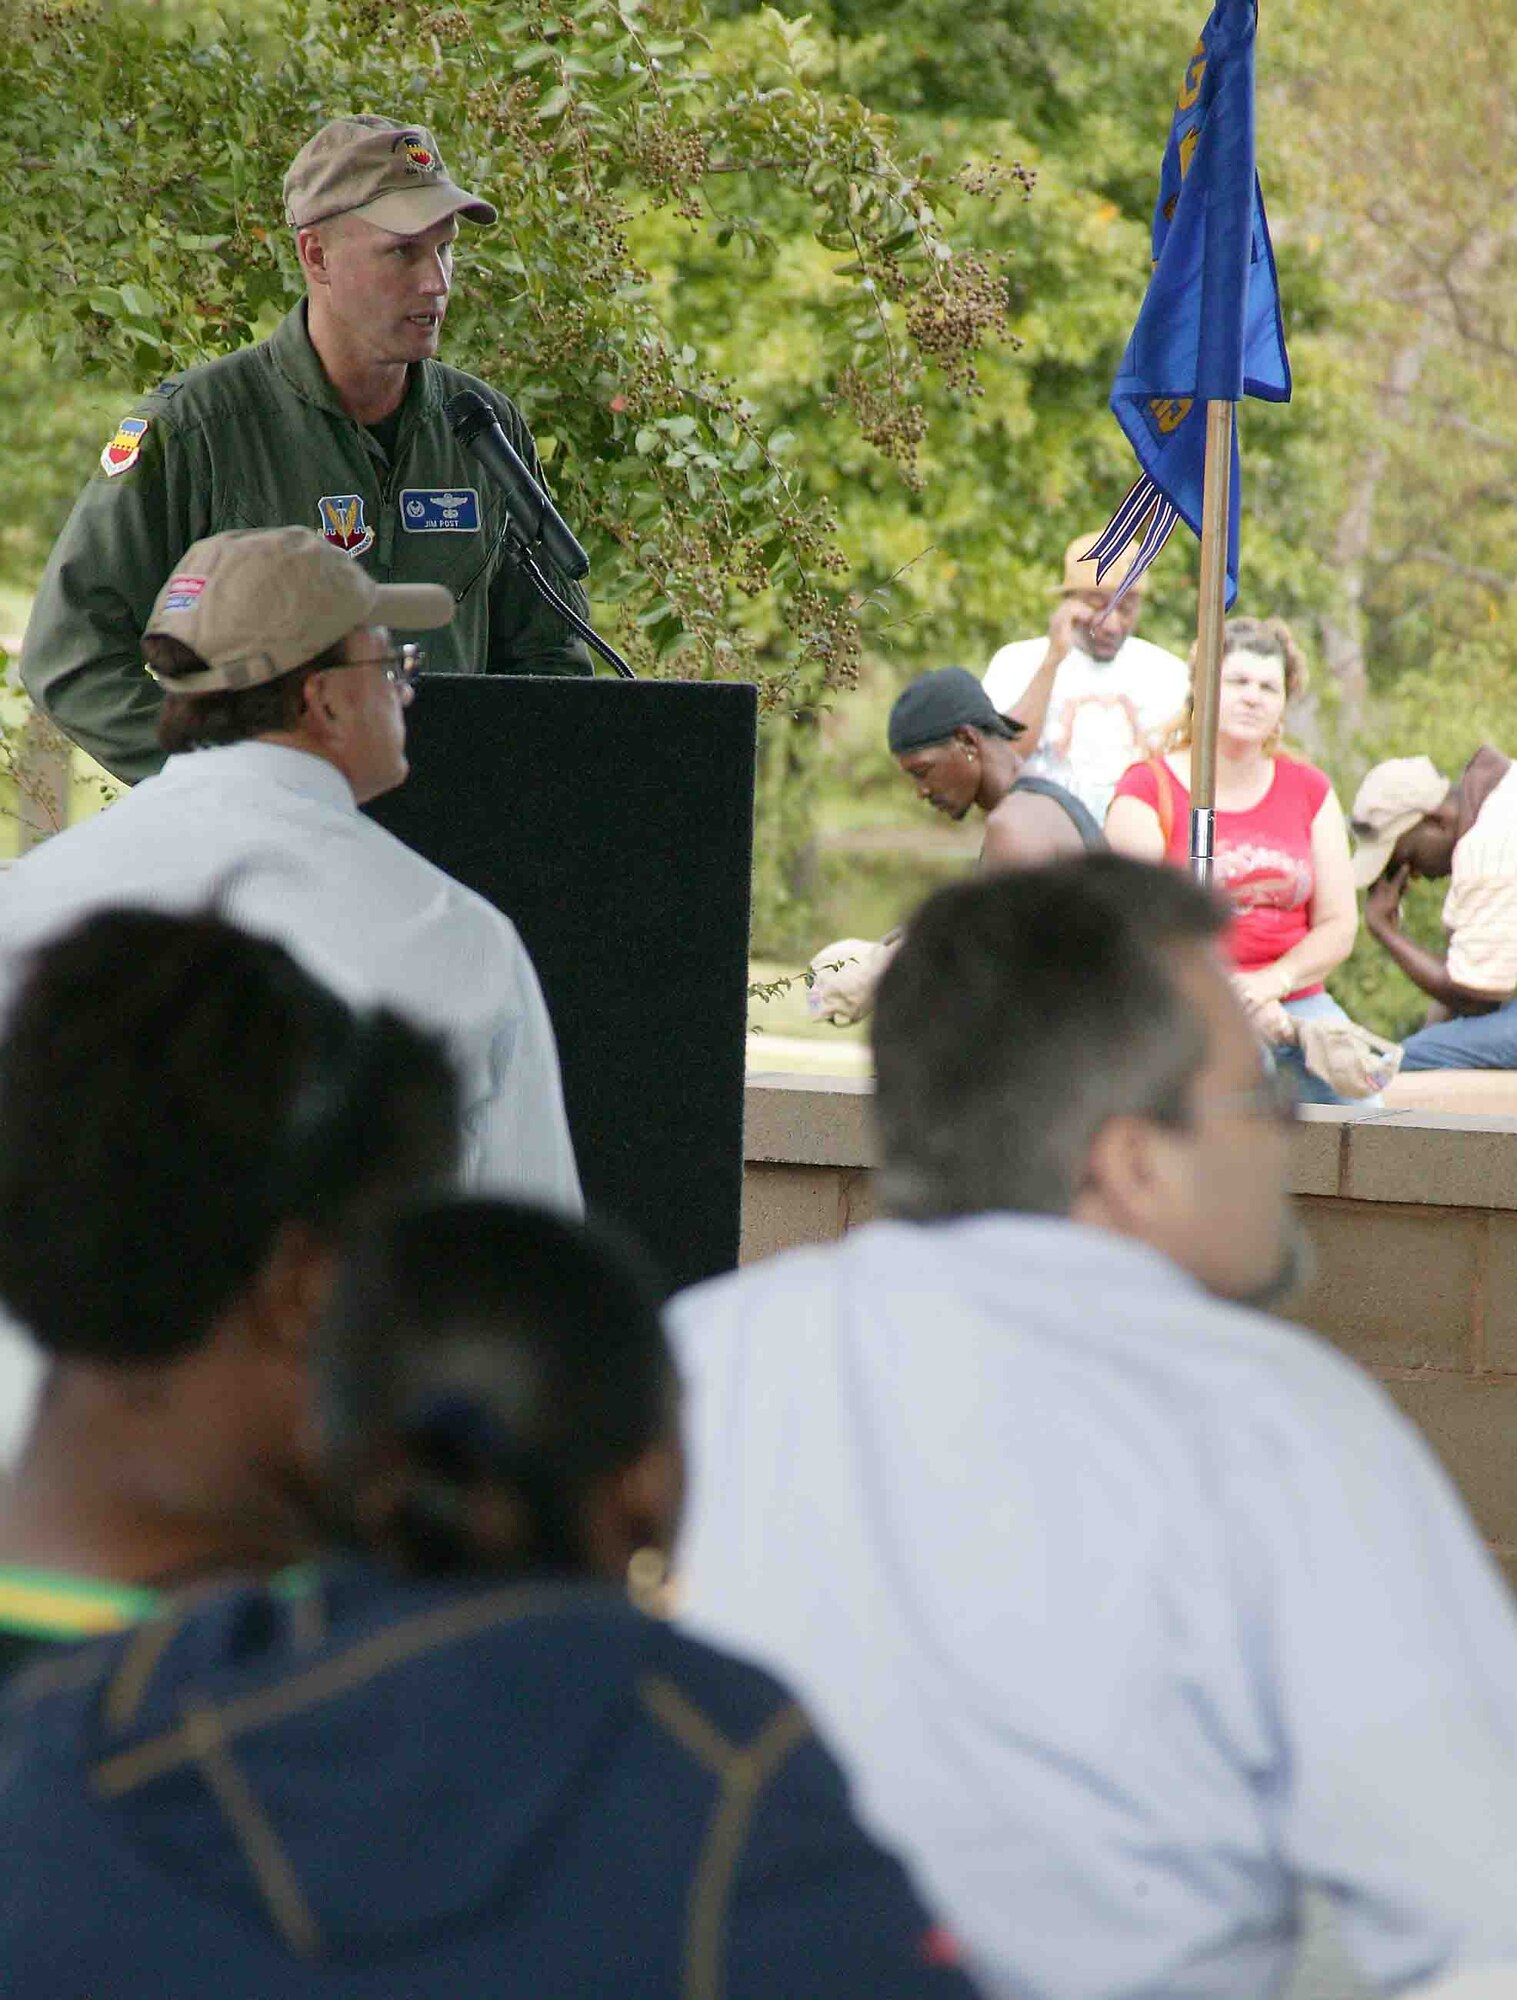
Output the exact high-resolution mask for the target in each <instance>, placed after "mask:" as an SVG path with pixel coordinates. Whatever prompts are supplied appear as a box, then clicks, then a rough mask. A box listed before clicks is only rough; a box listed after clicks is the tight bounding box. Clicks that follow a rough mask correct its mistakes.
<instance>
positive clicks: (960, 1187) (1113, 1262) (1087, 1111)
mask: <svg viewBox="0 0 1517 2000" xmlns="http://www.w3.org/2000/svg"><path fill="white" fill-rule="evenodd" d="M1221 921H1222V918H1221V914H1220V912H1219V911H1218V909H1217V908H1216V906H1215V905H1214V904H1212V903H1211V902H1210V901H1209V900H1208V899H1207V898H1206V897H1204V896H1203V895H1202V894H1201V893H1200V891H1198V890H1197V889H1196V888H1195V887H1194V885H1193V884H1191V883H1190V882H1189V881H1188V880H1187V879H1186V878H1185V877H1184V876H1182V875H1179V874H1176V873H1173V872H1171V871H1167V870H1160V869H1147V868H1144V867H1142V866H1141V865H1139V864H1136V863H1134V862H1131V861H1126V860H1122V859H1119V858H1117V857H1115V856H1092V857H1089V858H1087V859H1084V860H1080V861H1074V862H1067V863H1060V864H1058V865H1056V866H1053V867H1049V868H1046V869H1041V870H1034V871H1031V872H1029V873H1024V874H1014V875H998V876H995V877H991V878H985V879H981V880H979V881H976V882H973V883H969V884H965V885H964V886H961V887H955V888H952V889H949V890H945V891H944V892H942V893H941V894H940V895H939V896H937V897H935V898H934V899H933V900H932V901H931V902H930V903H928V905H927V906H926V907H925V909H924V910H923V911H922V912H921V913H920V914H919V915H918V916H917V917H916V918H915V919H914V920H913V922H912V924H911V926H910V929H909V931H908V933H907V938H906V942H905V943H904V945H903V946H902V947H901V949H900V952H899V953H898V955H897V957H896V959H895V961H894V962H893V964H892V965H891V966H890V968H889V970H888V971H887V972H886V974H885V977H884V980H883V982H882V984H881V987H880V992H879V999H878V1007H877V1013H876V1024H875V1057H876V1065H877V1070H878V1114H879V1129H880V1142H881V1158H882V1165H881V1169H880V1175H879V1193H880V1196H881V1200H882V1203H883V1206H884V1207H885V1208H886V1210H887V1211H888V1213H889V1214H890V1216H891V1217H892V1219H890V1220H886V1221H881V1222H877V1223H874V1224H871V1225H869V1226H868V1227H866V1228H863V1229H860V1230H858V1231H856V1232H855V1233H854V1234H853V1235H851V1236H850V1237H848V1238H847V1239H846V1240H845V1241H843V1242H842V1243H840V1244H836V1245H831V1246H827V1247H824V1248H811V1249H805V1250H800V1251H795V1252H792V1253H789V1254H787V1255H784V1256H780V1257H776V1258H774V1259H772V1260H770V1261H769V1262H767V1263H762V1264H759V1265H756V1266H753V1267H751V1268H749V1269H748V1270H746V1271H743V1272H741V1273H738V1274H736V1275H734V1276H731V1277H726V1278H720V1279H717V1280H715V1281H714V1282H712V1283H709V1284H707V1285H704V1286H701V1287H699V1288H697V1289H696V1290H694V1291H692V1292H688V1293H686V1294H684V1295H683V1297H682V1298H681V1299H680V1300H679V1301H678V1302H677V1303H676V1306H675V1308H674V1314H673V1323H674V1331H675V1336H676V1346H677V1352H678V1355H679V1359H680V1364H681V1369H682V1372H683V1374H684V1377H685V1385H686V1423H687V1442H688V1447H689V1453H690V1461H691V1466H690V1482H691V1483H690V1492H689V1499H688V1505H687V1516H686V1529H685V1533H684V1537H683V1540H682V1543H681V1547H680V1552H679V1570H680V1575H681V1584H682V1601H683V1603H684V1606H685V1608H686V1612H687V1615H688V1617H689V1620H690V1622H691V1624H692V1625H693V1626H694V1628H695V1629H696V1630H697V1631H699V1632H701V1633H702V1634H704V1635H706V1636H708V1637H711V1638H714V1639H716V1640H718V1641H720V1642H722V1643H724V1644H728V1645H731V1646H734V1647H739V1648H741V1649H743V1650H746V1651H749V1652H751V1653H753V1654H755V1655H756V1656H757V1657H758V1658H760V1659H761V1660H763V1661H764V1662H765V1663H767V1664H769V1665H771V1666H772V1667H774V1668H777V1669H780V1670H782V1671H783V1672H784V1673H785V1674H786V1675H788V1676H789V1678H790V1679H791V1680H792V1681H793V1682H794V1683H795V1684H797V1685H798V1687H799V1689H800V1690H801V1692H802V1694H803V1696H804V1698H805V1699H806V1700H807V1702H808V1703H809V1705H810V1706H811V1707H812V1708H813V1709H814V1710H815V1711H816V1712H817V1713H818V1715H819V1717H820V1718H821V1720H822V1721H823V1723H824V1724H825V1726H826V1728H827V1730H828V1732H829V1734H830V1735H831V1737H832V1739H833V1741H834V1742H835V1744H836V1746H837V1748H838V1749H839V1751H840V1752H841V1753H842V1756H843V1759H844V1762H845V1764H847V1765H848V1766H849V1767H850V1770H851V1775H852V1777H853V1779H854V1781H855V1784H856V1786H857V1789H858V1798H859V1804H860V1807H861V1809H862V1811H863V1814H864V1816H865V1818H866V1819H867V1820H868V1821H870V1822H871V1823H872V1825H873V1827H874V1829H875V1831H876V1832H877V1833H879V1834H881V1835H882V1836H884V1837H885V1838H886V1839H888V1840H889V1841H891V1842H892V1843H894V1844H895V1845H896V1846H897V1847H898V1848H899V1849H900V1851H901V1852H902V1853H903V1854H904V1855H905V1856H906V1858H907V1859H908V1860H909V1861H910V1862H911V1863H912V1864H913V1865H914V1866H915V1868H916V1869H917V1871H918V1874H919V1878H920V1880H921V1883H922V1886H923V1888H924V1890H925V1892H926V1893H927V1895H928V1897H929V1899H930V1900H931V1901H934V1902H935V1903H936V1904H937V1905H938V1906H939V1907H940V1908H941V1909H942V1910H943V1912H944V1913H945V1915H946V1917H947V1919H948V1921H949V1923H950V1924H951V1925H952V1926H953V1928H954V1930H955V1931H956V1932H957V1933H958V1934H959V1936H960V1937H961V1938H962V1939H963V1940H964V1942H965V1944H966V1946H967V1947H968V1950H969V1954H970V1963H971V1966H972V1968H973V1969H974V1970H975V1971H976V1972H977V1973H978V1974H979V1975H980V1976H981V1977H982V1979H983V1981H984V1983H985V1985H986V1987H987V1990H988V1991H990V1992H991V1993H993V1994H995V1995H997V1996H999V1997H1000V2000H1013V1996H1016V2000H1119V1996H1124V2000H1138V1996H1143V2000H1158V1996H1163V2000H1266V1996H1270V1995H1273V1994H1274V1993H1275V1992H1277V1991H1278V1989H1279V1987H1280V1985H1281V1983H1282V1981H1283V1980H1284V1978H1285V1976H1286V1974H1287V1971H1288V1969H1289V1965H1290V1961H1291V1956H1292V1952H1293V1948H1294V1944H1295V1939H1296V1933H1297V1926H1298V1921H1299V1919H1298V1911H1299V1907H1300V1899H1301V1893H1302V1891H1303V1890H1304V1889H1306V1888H1309V1887H1316V1888H1319V1889H1322V1890H1325V1891H1326V1892H1327V1893H1328V1895H1329V1896H1330V1897H1331V1898H1332V1901H1333V1903H1334V1905H1335V1907H1336V1909H1337V1911H1338V1914H1339V1918H1340V1924H1341V1929H1342V1933H1343V1937H1344V1940H1345V1943H1346V1944H1347V1946H1348V1948H1349V1950H1350V1952H1351V1953H1352V1955H1353V1956H1354V1957H1355V1959H1356V1960H1357V1961H1358V1963H1359V1965H1360V1967H1361V1968H1362V1970H1363V1971H1364V1973H1365V1974H1366V1975H1367V1976H1368V1978H1369V1979H1370V1980H1371V1981H1372V1982H1373V1983H1374V1984H1375V1985H1376V1986H1378V1987H1380V1988H1382V1989H1384V1990H1387V1991H1390V1990H1395V1989H1398V1988H1400V1987H1403V1986H1405V1985H1407V1984H1409V1983H1411V1982H1413V1981H1416V1980H1419V1979H1425V1978H1428V1977H1431V1976H1433V1975H1435V1974H1438V1973H1441V1972H1450V1973H1452V1972H1454V1971H1457V1970H1460V1969H1462V1968H1465V1967H1475V1966H1482V1965H1493V1964H1495V1965H1499V1964H1504V1963H1511V1964H1514V1965H1517V1615H1514V1611H1513V1607H1512V1604H1511V1601H1510V1599H1509V1597H1508V1595H1507V1592H1506V1590H1505V1587H1504V1585H1503V1583H1502V1581H1501V1579H1500V1577H1499V1575H1498V1573H1497V1571H1496V1570H1495V1568H1494V1565H1493V1564H1492V1562H1491V1560H1490V1559H1489V1557H1488V1556H1487V1554H1486V1551H1485V1550H1484V1548H1483V1547H1482V1546H1481V1543H1480V1541H1479V1538H1478V1536H1477V1535H1476V1533H1475V1530H1474V1529H1473V1527H1472V1526H1471V1524H1470V1522H1469V1520H1468V1518H1467V1516H1466V1514H1465V1512H1464V1509H1463V1507H1462V1505H1461V1504H1460V1502H1459V1500H1458V1498H1457V1497H1456V1495H1455V1493H1454V1492H1453V1490H1452V1488H1451V1487H1450V1485H1449V1482H1448V1481H1447V1479H1446V1478H1445V1476H1444V1474H1443V1473H1442V1471H1441V1470H1440V1468H1439V1466H1438V1465H1437V1463H1436V1462H1435V1460H1434V1458H1433V1456H1432V1454H1431V1453H1430V1451H1429V1450H1428V1449H1427V1447H1426V1446H1425V1445H1424V1444H1423V1442H1422V1440H1421V1438H1420V1437H1419V1436H1418V1434H1417V1433H1416V1431H1415V1430H1414V1429H1413V1428H1412V1426H1411V1425H1409V1424H1408V1423H1407V1422H1405V1421H1404V1420H1403V1419H1402V1417H1401V1416H1400V1415H1399V1414H1398V1413H1397V1412H1396V1410H1395V1409H1394V1408H1393V1406H1392V1405H1391V1404H1390V1402H1389V1401H1388V1400H1387V1398H1386V1397H1385V1396H1384V1395H1383V1394H1382V1392H1381V1391H1380V1390H1379V1389H1378V1388H1377V1387H1376V1386H1375V1384H1374V1383H1373V1382H1371V1381H1370V1380H1369V1379H1368V1378H1367V1377H1366V1376H1365V1375H1363V1374H1362V1373H1361V1372H1360V1371H1359V1370H1358V1369H1357V1368H1355V1367H1353V1366H1352V1365H1351V1364H1350V1363H1349V1362H1347V1361H1346V1360H1344V1359H1343V1358H1342V1357H1340V1356H1339V1355H1337V1354H1335V1353H1334V1352H1333V1351H1332V1350H1331V1349H1329V1348H1328V1347H1327V1346H1325V1345H1324V1344H1323V1343H1321V1342H1319V1341H1318V1340H1316V1339H1314V1338H1312V1337H1311V1336H1310V1335H1307V1334H1305V1333H1302V1332H1300V1331H1298V1330H1297V1329H1295V1328H1292V1327H1288V1326H1285V1325H1283V1324H1281V1323H1280V1322H1278V1321H1276V1320H1273V1319H1271V1318H1268V1317H1266V1316H1265V1315H1264V1314H1263V1313H1262V1312H1260V1311H1259V1310H1257V1309H1256V1307H1257V1303H1258V1302H1259V1301H1261V1300H1263V1299H1266V1298H1268V1297H1270V1296H1272V1295H1273V1294H1274V1293H1275V1292H1276V1291H1277V1290H1278V1289H1279V1287H1280V1286H1281V1285H1282V1284H1283V1282H1284V1281H1285V1279H1286V1277H1287V1276H1288V1274H1289V1271H1290V1268H1291V1266H1292V1264H1293V1262H1294V1243H1295V1234H1294V1226H1293V1222H1292V1218H1291V1215H1290V1211H1289V1204H1288V1201H1287V1198H1286V1194H1285V1168H1286V1158H1287V1150H1288V1111H1289V1106H1288V1102H1282V1098H1281V1095H1280V1091H1279V1087H1278V1086H1279V1079H1278V1078H1276V1077H1274V1076H1272V1075H1269V1074H1267V1073H1265V1072H1264V1071H1263V1070H1261V1068H1260V1056H1259V1052H1258V1049H1257V1047H1256V1045H1255V1043H1254V1040H1253V1037H1252V1035H1251V1034H1250V1032H1249V1029H1248V1025H1247V1022H1246V1021H1245V1019H1244V1016H1243V1013H1242V1011H1241V1010H1240V1008H1239V1007H1238V1005H1237V1003H1236V1002H1235V1000H1234V999H1233V996H1232V994H1231V992H1230V990H1229V985H1228V980H1227V974H1226V969H1225V967H1224V965H1223V963H1222V960H1221V958H1220V955H1219V953H1218V950H1217V936H1218V932H1219V928H1220V925H1221Z"/></svg>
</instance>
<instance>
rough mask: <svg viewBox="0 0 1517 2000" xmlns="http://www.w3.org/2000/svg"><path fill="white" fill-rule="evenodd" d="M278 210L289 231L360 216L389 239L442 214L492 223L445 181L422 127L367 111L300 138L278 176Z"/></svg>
mask: <svg viewBox="0 0 1517 2000" xmlns="http://www.w3.org/2000/svg"><path fill="white" fill-rule="evenodd" d="M284 212H285V216H286V218H287V220H288V221H289V224H290V226H291V228H292V229H304V228H305V227H306V226H307V225H308V224H309V223H313V222H325V221H327V220H328V219H329V218H330V217H331V216H334V215H361V216H362V217H363V219H364V221H365V222H373V223H376V224H377V225H378V226H379V228H381V229H389V230H393V231H394V233H395V234H396V235H397V236H415V235H418V234H419V233H420V232H421V231H422V230H423V229H430V228H431V227H432V225H433V223H434V222H441V221H442V220H443V218H444V217H445V216H449V215H463V216H467V217H468V219H469V221H470V222H493V221H494V220H495V210H494V209H493V208H492V207H491V206H490V204H489V202H487V201H482V200H481V199H480V197H479V196H478V195H477V194H470V193H469V192H468V190H467V189H466V188H461V187H459V186H457V185H456V183H455V182H453V181H451V180H450V179H449V178H448V172H447V169H446V168H445V167H444V165H443V163H442V155H441V154H440V153H439V152H438V150H437V142H436V140H435V139H433V137H432V135H431V133H430V132H428V131H427V129H426V128H425V126H422V125H400V124H397V123H396V121H395V120H394V119H393V118H380V117H377V116H375V115H374V114H373V113H371V112H364V113H362V114H361V115H360V116H358V117H355V118H334V119H332V120H331V122H330V123H329V124H326V125H323V126H322V128H321V130H320V131H319V132H318V133H317V134H316V135H315V137H314V138H311V139H307V141H306V142H305V144H304V145H303V146H302V147H301V149H300V151H299V152H298V153H297V154H296V155H295V158H294V160H293V161H292V162H291V164H290V171H289V172H288V173H287V174H286V175H285V177H284Z"/></svg>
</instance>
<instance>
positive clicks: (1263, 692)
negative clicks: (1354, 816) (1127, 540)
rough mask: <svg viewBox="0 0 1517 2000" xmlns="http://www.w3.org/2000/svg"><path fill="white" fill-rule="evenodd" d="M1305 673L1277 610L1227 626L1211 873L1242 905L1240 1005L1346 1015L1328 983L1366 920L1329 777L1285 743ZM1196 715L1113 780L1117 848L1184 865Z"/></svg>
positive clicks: (1313, 1083) (1319, 1087) (1236, 915)
mask: <svg viewBox="0 0 1517 2000" xmlns="http://www.w3.org/2000/svg"><path fill="white" fill-rule="evenodd" d="M1192 669H1193V670H1194V660H1192ZM1306 679H1307V672H1306V661H1305V659H1304V658H1303V656H1302V653H1301V649H1300V647H1299V646H1298V645H1297V644H1296V642H1295V640H1294V639H1293V638H1292V636H1291V632H1290V628H1289V626H1287V625H1286V624H1285V623H1284V622H1283V621H1282V620H1281V619H1278V618H1268V619H1259V618H1234V619H1231V620H1230V621H1229V622H1228V625H1227V629H1226V634H1225V637H1224V639H1223V654H1222V681H1221V693H1220V699H1219V704H1218V711H1217V818H1216V835H1215V856H1216V860H1215V879H1216V881H1217V884H1218V886H1219V887H1220V888H1221V889H1223V890H1224V891H1225V892H1226V894H1227V896H1228V898H1229V900H1230V901H1231V903H1232V906H1233V921H1232V923H1231V925H1230V926H1229V928H1228V933H1227V940H1226V941H1227V947H1228V950H1229V952H1230V954H1231V956H1232V960H1233V963H1234V965H1235V966H1236V968H1237V986H1238V991H1239V993H1240V995H1241V996H1242V998H1243V1000H1244V1002H1245V1004H1246V1005H1247V1006H1248V1007H1249V1008H1250V1009H1251V1010H1258V1009H1261V1008H1264V1007H1267V1006H1268V1005H1269V1004H1270V1003H1271V1002H1275V1001H1278V1002H1279V1003H1280V1004H1281V1005H1283V1006H1284V1008H1285V1010H1286V1012H1287V1013H1290V1014H1294V1015H1297V1016H1302V1015H1307V1014H1322V1013H1331V1014H1341V1012H1342V1009H1341V1008H1340V1007H1339V1006H1338V1004H1337V1002H1336V1001H1335V1000H1333V999H1332V998H1331V997H1330V996H1329V994H1328V993H1327V991H1326V989H1325V988H1324V986H1323V984H1322V982H1323V979H1324V978H1325V977H1326V975H1327V974H1328V973H1329V972H1331V971H1332V970H1333V969H1334V967H1335V966H1338V965H1341V964H1342V962H1343V961H1344V959H1345V958H1347V957H1348V955H1349V952H1350V951H1351V950H1352V949H1353V944H1354V933H1355V931H1356V929H1357V928H1358V921H1359V918H1358V908H1357V905H1356V903H1355V900H1354V878H1353V869H1352V865H1351V863H1350V859H1349V845H1348V832H1347V829H1346V827H1345V826H1344V821H1343V809H1342V807H1341V806H1340V805H1339V803H1338V800H1337V797H1336V796H1335V794H1334V792H1333V788H1332V783H1331V781H1330V780H1329V778H1328V776H1327V774H1326V772H1325V771H1320V770H1318V768H1317V766H1316V765H1315V764H1308V763H1304V762H1303V761H1302V760H1300V759H1299V758H1296V757H1288V756H1286V755H1285V753H1284V752H1283V750H1282V749H1281V747H1280V740H1281V735H1282V731H1283V727H1284V721H1285V710H1286V705H1287V703H1288V701H1289V700H1290V698H1291V696H1292V695H1299V694H1300V693H1302V692H1303V690H1304V689H1305V687H1306ZM1190 722H1191V718H1190V707H1189V704H1187V706H1186V710H1185V713H1184V714H1183V715H1182V716H1181V717H1180V718H1179V720H1178V721H1177V723H1176V726H1175V729H1174V731H1173V733H1172V734H1171V736H1170V739H1169V743H1168V746H1167V751H1166V754H1165V755H1164V756H1163V757H1162V758H1151V759H1150V760H1149V761H1148V762H1147V763H1146V764H1134V765H1133V766H1132V767H1131V768H1130V769H1129V770H1128V771H1126V772H1124V774H1123V776H1122V777H1121V779H1120V780H1119V781H1118V784H1117V789H1116V796H1115V797H1114V798H1113V800H1112V802H1111V808H1110V811H1109V812H1108V813H1107V816H1106V837H1107V839H1108V840H1109V841H1110V843H1111V845H1112V846H1113V847H1114V848H1116V849H1117V850H1118V851H1119V852H1120V853H1124V854H1131V855H1134V856H1136V857H1137V858H1138V859H1139V860H1142V861H1166V860H1167V861H1171V862H1173V863H1174V864H1175V865H1176V866H1177V867H1181V868H1183V867H1185V866H1186V865H1187V860H1188V847H1189V832H1190ZM1293 1056H1295V1057H1296V1060H1295V1061H1291V1060H1290V1059H1291V1057H1293ZM1280 1059H1281V1060H1282V1062H1286V1063H1288V1064H1289V1066H1290V1067H1291V1069H1292V1070H1293V1072H1294V1073H1295V1075H1296V1077H1297V1081H1298V1082H1299V1083H1302V1086H1303V1087H1302V1095H1303V1096H1304V1097H1307V1098H1309V1099H1312V1100H1314V1101H1316V1102H1319V1103H1337V1102H1340V1101H1341V1100H1339V1099H1338V1098H1337V1097H1336V1096H1335V1094H1334V1093H1333V1092H1331V1091H1330V1090H1329V1089H1328V1087H1327V1086H1326V1084H1323V1083H1321V1082H1320V1081H1319V1080H1318V1079H1317V1078H1315V1077H1312V1076H1311V1075H1310V1074H1309V1073H1308V1072H1307V1071H1306V1069H1305V1068H1304V1066H1303V1065H1302V1064H1301V1063H1300V1061H1299V1056H1298V1055H1297V1052H1296V1051H1294V1050H1289V1049H1287V1050H1284V1051H1281V1052H1280ZM1303 1080H1304V1081H1303Z"/></svg>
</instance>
